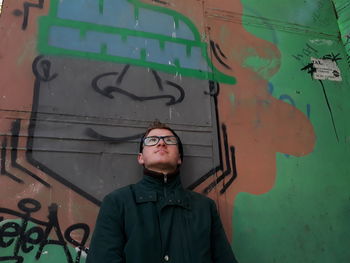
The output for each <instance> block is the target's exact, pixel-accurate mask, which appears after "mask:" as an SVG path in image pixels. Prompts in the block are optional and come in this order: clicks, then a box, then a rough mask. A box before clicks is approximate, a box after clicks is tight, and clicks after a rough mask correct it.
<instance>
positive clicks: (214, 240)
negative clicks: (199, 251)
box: [211, 200, 238, 263]
mask: <svg viewBox="0 0 350 263" xmlns="http://www.w3.org/2000/svg"><path fill="white" fill-rule="evenodd" d="M211 220H212V221H211V222H212V223H211V255H212V261H213V263H238V261H237V260H236V258H235V256H234V254H233V251H232V248H231V245H230V243H229V242H228V240H227V237H226V234H225V231H224V228H223V226H222V223H221V219H220V217H219V214H218V211H217V209H216V205H215V203H214V201H212V200H211Z"/></svg>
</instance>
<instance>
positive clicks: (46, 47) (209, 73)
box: [37, 0, 236, 84]
mask: <svg viewBox="0 0 350 263" xmlns="http://www.w3.org/2000/svg"><path fill="white" fill-rule="evenodd" d="M127 2H129V4H131V5H132V6H133V9H134V20H135V21H138V18H139V13H140V10H141V9H142V10H148V11H152V12H159V13H162V14H165V15H167V16H169V17H172V19H173V21H174V27H175V28H178V27H179V23H180V22H181V23H183V24H184V25H185V26H186V27H187V28H188V29H189V30H190V31H191V33H192V37H193V40H192V39H184V38H177V37H173V36H167V35H163V34H158V33H154V32H145V31H139V30H133V29H129V28H122V27H114V26H108V25H101V24H95V23H91V22H83V21H76V20H69V19H62V18H59V17H58V16H57V12H58V7H59V6H58V5H59V0H52V1H51V4H50V11H49V15H48V16H44V17H41V18H40V19H39V37H38V46H37V48H38V51H39V53H41V54H43V55H67V56H73V57H83V58H87V59H94V60H100V61H109V62H116V63H123V64H131V65H136V66H141V67H147V68H151V69H154V70H159V71H163V72H166V73H170V74H174V75H175V74H176V75H183V76H188V77H195V78H199V79H208V80H213V81H217V82H222V83H227V84H235V83H236V79H235V78H234V77H233V76H229V75H226V74H224V73H222V72H220V71H219V70H218V69H217V68H216V67H215V66H214V65H213V63H212V62H211V60H210V58H209V56H208V54H207V50H208V45H207V43H205V42H202V41H201V39H202V37H201V35H200V33H199V32H198V30H197V28H196V26H195V25H194V24H193V22H192V21H191V20H190V19H189V18H187V17H186V16H184V15H182V14H180V13H178V12H176V11H173V10H170V9H167V8H164V7H160V6H153V5H150V4H146V3H142V2H140V1H139V0H127ZM104 3H105V1H104V0H99V2H98V9H99V13H100V14H103V6H104ZM52 27H63V28H70V29H74V30H78V31H79V32H80V38H81V39H83V38H84V37H85V35H86V33H87V32H88V31H89V32H96V33H103V34H109V35H114V36H116V35H117V36H120V37H121V39H122V41H123V42H124V43H125V42H127V40H128V38H129V37H136V38H142V39H150V40H154V41H157V42H158V44H159V48H160V50H164V46H165V44H166V43H172V44H178V45H182V46H183V47H185V50H186V57H187V58H188V57H190V56H191V52H192V49H193V48H196V49H200V53H201V54H200V55H201V56H202V59H203V61H205V62H206V64H207V66H206V68H207V70H203V69H198V68H189V67H184V66H181V59H180V58H175V59H174V61H173V63H169V64H165V63H157V62H154V61H147V56H146V55H145V50H142V48H140V49H141V50H142V52H140V57H139V58H138V59H135V58H130V57H123V56H117V55H111V54H107V52H106V51H107V48H106V44H101V47H100V52H99V53H97V52H90V51H82V50H76V49H68V48H64V47H57V46H54V45H50V44H49V43H50V42H49V40H50V29H51V28H52Z"/></svg>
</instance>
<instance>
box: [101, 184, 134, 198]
mask: <svg viewBox="0 0 350 263" xmlns="http://www.w3.org/2000/svg"><path fill="white" fill-rule="evenodd" d="M131 188H132V185H127V186H124V187H121V188H118V189H116V190H114V191H112V192H110V193H109V194H107V195H106V196H105V197H104V198H103V200H104V201H105V200H107V199H109V200H112V201H114V202H118V201H123V200H127V199H128V198H129V197H132V195H133V194H132V190H131Z"/></svg>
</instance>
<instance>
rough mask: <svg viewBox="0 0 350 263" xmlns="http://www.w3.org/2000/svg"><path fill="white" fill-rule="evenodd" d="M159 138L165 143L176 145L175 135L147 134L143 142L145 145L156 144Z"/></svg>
mask: <svg viewBox="0 0 350 263" xmlns="http://www.w3.org/2000/svg"><path fill="white" fill-rule="evenodd" d="M160 139H162V140H163V142H164V143H165V144H167V145H176V144H177V138H176V137H175V136H148V137H146V138H144V139H143V144H144V145H146V146H153V145H156V144H157V143H158V142H159V141H160Z"/></svg>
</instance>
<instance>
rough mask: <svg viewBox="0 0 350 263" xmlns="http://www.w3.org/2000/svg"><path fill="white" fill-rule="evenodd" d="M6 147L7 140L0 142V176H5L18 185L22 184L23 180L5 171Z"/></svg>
mask: <svg viewBox="0 0 350 263" xmlns="http://www.w3.org/2000/svg"><path fill="white" fill-rule="evenodd" d="M6 147H7V139H6V138H5V139H4V141H3V142H2V145H1V163H0V165H1V168H0V174H1V175H5V176H8V177H9V178H11V179H12V180H14V181H15V182H17V183H20V184H23V183H24V182H23V180H22V179H20V178H18V177H17V176H15V175H13V174H11V173H10V172H8V171H7V170H6V156H7V154H6V150H7V149H6Z"/></svg>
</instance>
